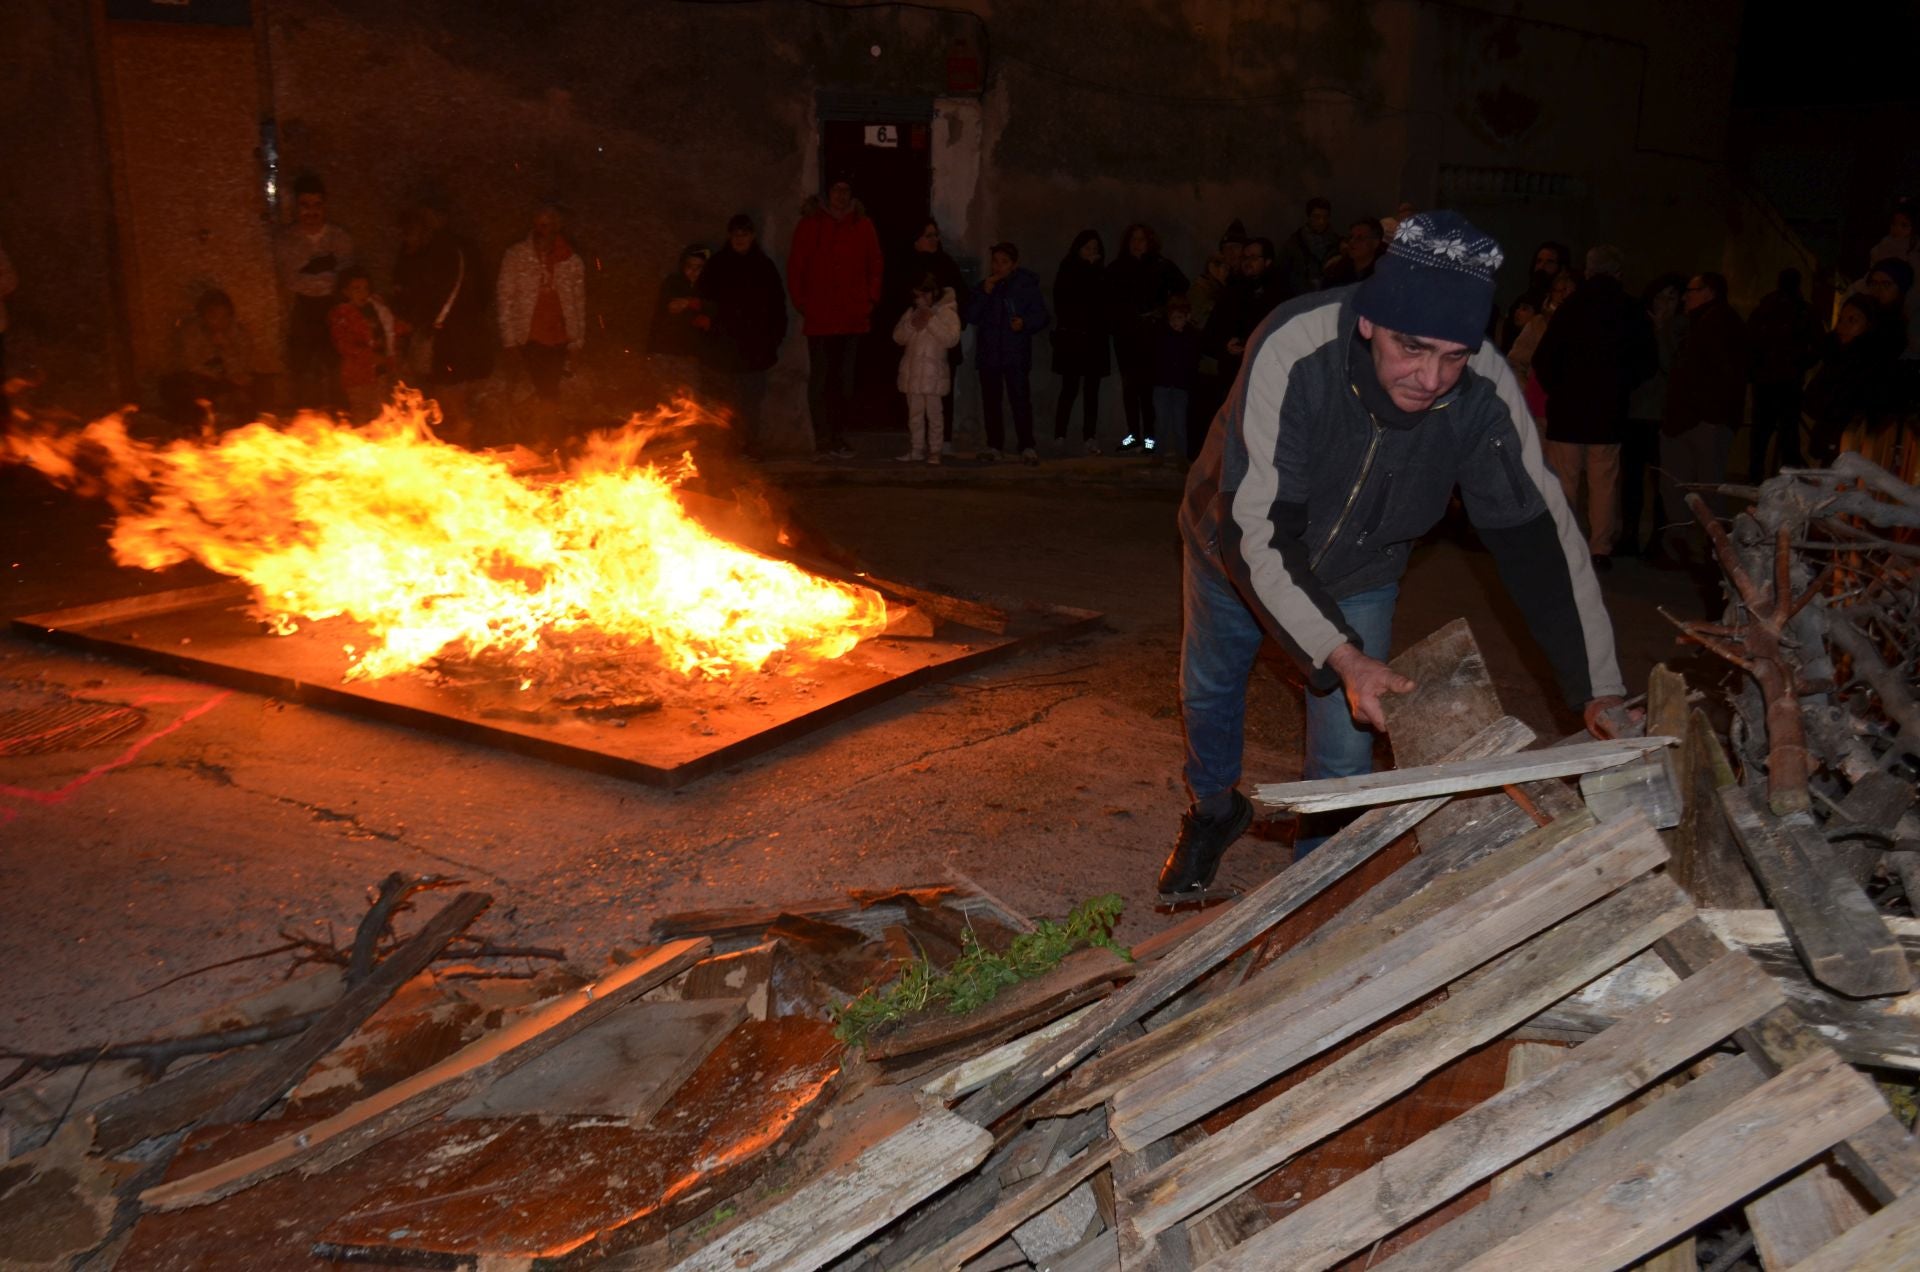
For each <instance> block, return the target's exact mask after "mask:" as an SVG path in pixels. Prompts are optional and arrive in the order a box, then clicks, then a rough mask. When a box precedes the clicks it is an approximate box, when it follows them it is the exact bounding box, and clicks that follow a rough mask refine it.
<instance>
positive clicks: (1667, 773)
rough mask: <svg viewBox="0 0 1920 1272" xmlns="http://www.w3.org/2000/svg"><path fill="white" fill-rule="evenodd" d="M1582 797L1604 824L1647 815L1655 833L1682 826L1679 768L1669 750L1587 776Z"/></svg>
mask: <svg viewBox="0 0 1920 1272" xmlns="http://www.w3.org/2000/svg"><path fill="white" fill-rule="evenodd" d="M1580 797H1581V798H1582V799H1584V800H1585V801H1586V802H1587V807H1588V808H1591V809H1592V810H1593V815H1594V816H1595V817H1598V818H1599V819H1600V820H1601V821H1612V820H1613V819H1614V818H1616V817H1620V816H1623V815H1625V814H1626V813H1629V812H1635V811H1638V812H1642V813H1645V814H1646V816H1647V820H1648V821H1650V822H1652V823H1653V826H1654V829H1655V830H1670V829H1672V828H1673V827H1675V826H1678V825H1679V824H1680V816H1681V813H1682V811H1683V810H1682V804H1681V798H1680V766H1679V764H1678V763H1677V762H1676V760H1675V758H1674V752H1673V750H1672V749H1671V748H1667V749H1664V750H1660V751H1655V752H1654V753H1653V754H1652V755H1649V756H1646V757H1644V758H1642V759H1639V760H1635V761H1634V762H1633V763H1631V764H1622V765H1620V766H1619V767H1618V768H1610V769H1602V770H1601V771H1599V772H1597V773H1584V774H1582V775H1581V777H1580Z"/></svg>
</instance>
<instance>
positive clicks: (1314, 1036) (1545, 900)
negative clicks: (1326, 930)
mask: <svg viewBox="0 0 1920 1272" xmlns="http://www.w3.org/2000/svg"><path fill="white" fill-rule="evenodd" d="M1666 857H1667V852H1666V848H1665V847H1664V846H1663V845H1662V844H1661V843H1660V840H1659V837H1658V836H1656V835H1655V834H1654V833H1653V830H1652V828H1651V827H1649V826H1648V825H1647V824H1646V822H1645V821H1644V820H1639V819H1632V820H1626V821H1620V822H1615V823H1612V824H1609V825H1605V826H1596V827H1593V828H1592V829H1590V830H1587V831H1584V832H1582V833H1581V834H1578V835H1575V836H1573V837H1572V838H1571V839H1568V840H1566V841H1565V842H1563V843H1560V844H1556V845H1555V846H1554V847H1552V848H1550V849H1549V850H1548V851H1546V852H1544V853H1542V854H1540V855H1539V856H1537V857H1535V858H1534V859H1533V860H1531V861H1528V862H1527V863H1525V864H1524V865H1521V866H1520V867H1518V868H1517V869H1514V870H1512V871H1509V872H1508V873H1506V874H1505V875H1503V876H1501V877H1499V878H1496V879H1494V880H1493V881H1492V882H1490V883H1489V884H1488V885H1487V886H1486V887H1484V888H1482V889H1481V890H1479V891H1478V892H1476V893H1474V894H1472V895H1471V896H1468V897H1466V898H1463V899H1462V900H1461V901H1459V902H1458V903H1457V904H1455V905H1453V906H1450V907H1448V908H1447V909H1446V910H1444V911H1442V912H1441V913H1439V914H1436V915H1434V916H1433V917H1432V918H1430V919H1428V920H1426V921H1425V922H1424V923H1421V924H1418V925H1417V926H1415V927H1412V928H1410V929H1408V930H1406V931H1403V932H1399V933H1396V934H1394V935H1393V936H1391V937H1390V938H1389V939H1387V940H1384V941H1381V942H1379V943H1378V944H1377V945H1376V946H1375V947H1374V948H1373V949H1372V950H1371V951H1370V952H1369V953H1368V954H1367V955H1366V957H1364V958H1360V959H1357V960H1355V961H1354V962H1352V963H1350V964H1348V965H1347V966H1346V967H1343V968H1341V969H1340V971H1339V972H1338V973H1337V974H1335V975H1333V976H1329V977H1327V978H1325V979H1324V980H1322V981H1320V982H1319V983H1317V984H1315V985H1314V986H1313V988H1312V990H1311V991H1310V992H1309V993H1304V994H1296V995H1290V996H1287V997H1286V998H1283V999H1281V1000H1280V1001H1277V1002H1274V1003H1271V1004H1268V1005H1266V1006H1265V1007H1264V1008H1263V1009H1261V1010H1258V1011H1254V1012H1251V1013H1248V1014H1247V1015H1245V1016H1243V1017H1242V1018H1241V1019H1239V1020H1236V1021H1234V1022H1233V1023H1231V1024H1230V1025H1228V1026H1227V1027H1226V1028H1224V1029H1221V1030H1219V1031H1218V1032H1216V1033H1214V1034H1212V1035H1210V1036H1208V1037H1206V1038H1203V1039H1201V1040H1200V1041H1198V1042H1197V1043H1196V1044H1194V1045H1192V1046H1190V1047H1188V1048H1187V1049H1186V1050H1184V1051H1183V1052H1182V1053H1181V1054H1180V1055H1178V1056H1177V1057H1175V1058H1174V1059H1172V1060H1170V1061H1169V1062H1168V1063H1166V1064H1163V1065H1161V1066H1160V1067H1159V1068H1157V1069H1155V1070H1153V1071H1152V1072H1149V1073H1146V1074H1143V1075H1142V1076H1140V1077H1139V1078H1137V1079H1135V1080H1133V1081H1132V1082H1129V1083H1128V1084H1127V1085H1126V1086H1124V1087H1122V1088H1121V1089H1120V1090H1119V1091H1117V1092H1115V1094H1114V1096H1113V1100H1112V1118H1111V1122H1112V1125H1113V1128H1114V1133H1115V1134H1116V1135H1118V1136H1119V1137H1120V1141H1121V1143H1123V1144H1125V1145H1127V1146H1128V1147H1129V1148H1137V1147H1139V1146H1141V1145H1145V1144H1148V1143H1151V1142H1152V1141H1153V1140H1155V1139H1158V1138H1160V1137H1161V1136H1163V1135H1170V1134H1172V1133H1173V1132H1174V1131H1176V1130H1178V1129H1180V1127H1182V1126H1185V1125H1186V1124H1188V1123H1189V1122H1192V1121H1194V1120H1195V1119H1196V1118H1198V1117H1201V1116H1202V1115H1204V1114H1206V1113H1210V1112H1212V1111H1213V1110H1214V1109H1216V1108H1219V1107H1220V1106H1221V1105H1222V1104H1225V1103H1226V1102H1227V1101H1229V1100H1231V1099H1233V1098H1235V1097H1236V1096H1239V1095H1241V1094H1244V1093H1245V1092H1247V1091H1250V1090H1252V1089H1253V1088H1254V1087H1255V1086H1257V1085H1259V1084H1260V1083H1261V1082H1263V1081H1265V1080H1266V1079H1268V1078H1270V1077H1272V1076H1274V1075H1275V1074H1277V1073H1282V1072H1285V1071H1286V1070H1287V1069H1290V1068H1292V1067H1293V1066H1294V1065H1297V1064H1299V1063H1301V1062H1302V1061H1304V1060H1307V1059H1310V1058H1311V1057H1313V1056H1315V1055H1318V1054H1319V1053H1320V1052H1322V1051H1324V1050H1326V1049H1327V1048H1328V1047H1330V1046H1332V1045H1333V1044H1334V1043H1336V1042H1339V1041H1340V1040H1341V1039H1343V1038H1347V1037H1350V1036H1351V1035H1352V1034H1354V1033H1356V1032H1358V1031H1359V1030H1360V1029H1362V1028H1364V1027H1365V1026H1366V1025H1369V1024H1371V1023H1373V1022H1374V1021H1376V1020H1379V1019H1381V1018H1383V1017H1385V1016H1387V1015H1388V1014H1390V1013H1392V1012H1394V1011H1397V1010H1399V1009H1400V1008H1402V1007H1404V1006H1406V1005H1407V1004H1408V1003H1411V1002H1414V1001H1416V1000H1418V999H1419V998H1421V997H1422V996H1424V995H1426V994H1429V993H1432V992H1433V991H1434V990H1436V989H1439V988H1440V987H1441V986H1443V985H1445V984H1447V983H1448V982H1449V981H1452V980H1454V979H1455V978H1457V977H1459V976H1462V975H1464V974H1465V973H1466V972H1467V971H1469V970H1471V969H1472V968H1474V967H1477V966H1479V965H1480V964H1481V963H1484V962H1486V961H1487V960H1488V959H1490V958H1492V957H1494V956H1495V955H1497V954H1499V953H1500V952H1501V951H1503V950H1506V949H1508V948H1510V947H1512V946H1514V945H1516V944H1519V943H1520V942H1522V941H1524V940H1526V939H1527V938H1529V937H1531V936H1533V935H1534V934H1535V933H1537V932H1539V931H1541V930H1542V929H1544V928H1547V927H1549V926H1551V925H1552V924H1554V923H1557V922H1559V921H1560V920H1562V919H1564V918H1566V917H1567V916H1568V915H1570V914H1572V913H1574V912H1575V911H1577V910H1579V909H1581V908H1582V907H1584V906H1588V905H1591V904H1592V903H1593V902H1595V901H1598V900H1599V899H1601V898H1602V897H1604V896H1606V895H1607V894H1608V893H1610V892H1612V891H1614V890H1615V889H1617V888H1620V887H1621V886H1623V885H1625V884H1626V883H1627V882H1628V881H1629V880H1631V879H1633V878H1635V877H1636V876H1638V875H1641V874H1644V873H1646V872H1647V871H1649V870H1652V869H1654V868H1655V867H1657V866H1658V865H1660V864H1661V863H1662V862H1664V861H1665V860H1666ZM1516 1023H1517V1022H1516Z"/></svg>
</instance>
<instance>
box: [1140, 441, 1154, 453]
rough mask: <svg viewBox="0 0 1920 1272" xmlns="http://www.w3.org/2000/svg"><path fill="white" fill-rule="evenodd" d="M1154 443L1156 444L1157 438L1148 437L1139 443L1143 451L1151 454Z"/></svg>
mask: <svg viewBox="0 0 1920 1272" xmlns="http://www.w3.org/2000/svg"><path fill="white" fill-rule="evenodd" d="M1156 445H1158V441H1157V439H1155V438H1151V437H1149V438H1146V439H1145V440H1143V441H1142V442H1141V443H1140V449H1141V450H1144V451H1145V452H1147V454H1149V455H1151V454H1153V448H1154V447H1155V446H1156Z"/></svg>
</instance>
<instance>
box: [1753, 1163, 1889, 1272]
mask: <svg viewBox="0 0 1920 1272" xmlns="http://www.w3.org/2000/svg"><path fill="white" fill-rule="evenodd" d="M1746 1209H1747V1224H1748V1226H1749V1227H1751V1228H1752V1229H1753V1249H1754V1253H1756V1254H1758V1255H1759V1256H1760V1266H1761V1267H1764V1268H1790V1267H1793V1266H1795V1265H1796V1264H1798V1263H1800V1262H1801V1261H1802V1260H1803V1259H1807V1258H1811V1257H1812V1256H1813V1255H1814V1254H1815V1253H1816V1252H1817V1251H1818V1250H1819V1249H1820V1248H1821V1247H1822V1246H1824V1245H1826V1244H1827V1243H1828V1242H1830V1241H1833V1240H1836V1239H1837V1238H1839V1237H1840V1236H1841V1235H1842V1234H1843V1233H1845V1232H1846V1231H1847V1230H1848V1229H1849V1228H1852V1227H1853V1226H1854V1225H1855V1224H1857V1223H1859V1222H1860V1221H1861V1220H1862V1219H1865V1218H1866V1217H1867V1208H1866V1206H1864V1205H1862V1204H1861V1202H1860V1199H1859V1198H1858V1197H1856V1196H1855V1195H1854V1192H1853V1189H1852V1188H1850V1187H1848V1186H1847V1181H1846V1178H1845V1176H1844V1175H1843V1173H1842V1172H1841V1170H1840V1168H1839V1167H1838V1166H1835V1165H1834V1164H1833V1163H1832V1162H1831V1161H1829V1160H1828V1159H1826V1158H1824V1157H1823V1158H1821V1159H1820V1160H1818V1161H1816V1162H1813V1163H1811V1164H1810V1165H1808V1166H1806V1167H1804V1168H1803V1169H1801V1170H1800V1171H1799V1173H1797V1174H1795V1175H1791V1176H1789V1177H1788V1178H1787V1179H1785V1180H1782V1181H1781V1182H1780V1183H1777V1184H1775V1185H1774V1186H1773V1187H1772V1188H1769V1189H1768V1190H1767V1191H1766V1192H1763V1193H1761V1194H1760V1195H1759V1196H1758V1197H1755V1198H1754V1199H1753V1200H1752V1201H1749V1202H1748V1203H1747V1207H1746Z"/></svg>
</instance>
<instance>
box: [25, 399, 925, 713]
mask: <svg viewBox="0 0 1920 1272" xmlns="http://www.w3.org/2000/svg"><path fill="white" fill-rule="evenodd" d="M701 415H702V412H701V410H700V408H699V407H698V406H697V405H695V404H694V403H693V402H691V401H688V400H682V401H680V402H678V403H676V404H675V405H674V406H673V407H670V408H662V409H661V410H660V411H658V412H655V413H654V414H653V415H651V416H648V417H640V416H635V417H634V418H633V419H631V420H629V421H628V422H627V424H626V425H625V426H624V427H622V428H619V429H615V430H608V431H604V432H599V433H595V434H593V435H591V436H589V437H588V438H587V439H586V440H585V442H584V443H583V444H582V446H581V447H580V448H579V450H578V452H577V453H576V454H574V455H572V456H571V457H569V458H568V459H567V461H566V463H565V465H564V468H563V470H561V471H559V472H557V473H544V474H543V473H535V472H532V471H530V470H529V466H528V461H530V460H532V459H533V457H531V456H529V455H528V454H527V453H526V452H512V453H506V452H488V453H473V452H469V451H465V450H462V449H460V448H459V447H456V446H452V445H449V444H447V443H444V442H442V441H440V440H439V439H438V438H436V437H435V436H434V434H433V431H432V424H433V423H434V416H433V414H432V408H431V406H430V405H429V404H423V403H422V402H421V400H420V398H419V397H418V396H417V395H414V394H403V395H402V396H401V398H400V400H399V401H398V402H396V404H395V405H393V406H392V407H390V408H388V410H387V411H386V412H385V413H384V414H383V415H382V416H381V417H380V418H379V419H378V420H376V421H375V422H374V423H372V424H370V425H367V426H366V427H364V428H351V427H347V426H345V425H342V424H339V423H337V422H335V421H334V420H331V419H328V418H326V417H324V416H319V415H302V416H299V417H297V418H295V419H294V420H293V421H292V422H291V423H290V424H287V425H285V426H284V427H280V426H275V425H272V424H268V423H256V424H250V425H247V426H245V427H243V428H239V429H235V430H233V431H231V432H228V433H225V434H220V435H207V436H204V437H200V438H194V439H187V440H179V441H173V442H168V443H165V444H155V443H151V442H145V441H141V440H138V439H135V438H133V437H131V436H129V434H128V432H127V428H126V424H125V421H124V420H122V419H121V417H119V416H108V417H107V418H105V419H102V420H99V421H96V422H95V423H93V424H91V425H88V426H87V427H86V428H84V429H81V430H78V431H73V430H67V431H59V432H54V431H42V432H38V433H29V434H22V435H16V436H14V437H11V438H7V439H0V459H11V460H14V461H16V462H24V463H28V464H31V465H33V466H34V467H35V468H37V469H39V470H40V471H41V472H42V473H44V474H46V475H47V476H48V477H50V478H52V479H54V480H55V481H57V482H60V483H62V484H64V485H67V486H69V487H71V488H72V489H74V490H76V491H78V492H80V493H83V494H98V495H103V496H105V497H106V498H108V499H109V500H110V501H111V503H112V504H113V506H114V509H115V511H116V512H117V513H118V514H119V516H118V519H117V521H116V522H115V525H114V528H113V535H112V545H113V550H114V555H115V558H116V559H117V560H118V561H120V562H121V563H122V564H125V565H132V566H139V567H141V568H144V569H150V570H157V569H163V568H166V567H168V566H171V565H175V564H178V563H180V562H184V561H189V560H191V561H198V562H200V563H201V564H203V565H206V566H208V567H210V568H212V569H214V570H217V571H219V572H220V573H222V574H227V575H230V576H232V577H234V578H237V579H240V580H242V581H244V582H246V583H247V584H249V585H251V586H252V588H253V589H254V600H255V605H256V607H257V611H258V616H259V617H260V618H261V619H262V620H263V621H265V622H266V623H267V624H268V626H269V627H270V628H271V629H272V630H274V631H276V632H278V633H281V634H290V633H292V632H294V631H296V630H298V629H299V628H300V627H301V626H302V625H303V624H310V623H312V622H314V621H316V620H324V619H332V618H347V619H351V620H353V621H354V623H355V624H356V625H357V627H358V628H359V629H361V631H362V632H363V633H364V642H365V643H364V644H361V643H355V644H353V645H349V646H347V649H346V652H347V654H348V664H347V668H346V672H345V676H346V678H347V679H349V680H352V679H362V678H371V679H378V678H383V677H390V676H393V675H396V674H398V673H401V672H405V671H408V670H412V669H418V668H423V667H428V666H429V665H430V664H431V665H432V667H433V668H434V669H435V670H436V671H444V669H445V668H446V667H447V666H448V665H450V663H452V662H456V661H457V662H470V663H472V664H474V665H475V666H484V667H487V668H489V669H491V670H493V671H494V672H495V673H496V674H498V675H501V676H518V677H519V678H520V679H521V682H522V683H523V684H525V685H527V686H529V687H530V686H532V685H533V684H535V683H536V682H546V683H549V684H551V683H553V682H554V681H556V680H557V679H559V678H560V676H561V673H562V671H563V669H564V668H565V667H566V666H567V665H569V664H573V665H576V666H577V665H578V661H577V660H578V659H579V658H580V656H581V655H582V654H583V653H585V654H589V655H590V656H591V657H592V659H593V660H596V661H599V662H602V663H605V662H608V661H612V662H616V663H622V664H627V665H636V666H640V667H644V668H646V669H648V670H652V671H655V672H661V671H663V672H666V673H670V674H671V675H672V676H674V677H677V678H680V679H682V680H716V679H727V678H731V677H737V676H739V675H742V674H744V673H750V672H755V671H760V670H762V669H763V668H767V667H769V665H770V664H771V663H773V662H774V661H775V660H781V661H783V662H809V661H821V660H831V659H836V658H839V657H842V656H843V655H845V654H846V653H847V652H848V651H850V650H851V649H852V648H853V647H854V646H855V645H856V644H857V643H859V642H860V641H861V640H862V639H865V638H866V637H869V636H873V635H876V634H878V633H879V632H880V631H881V630H882V629H883V628H884V627H885V625H886V618H887V615H886V605H885V603H884V602H883V601H882V600H881V598H880V596H879V595H878V594H877V593H875V592H873V591H871V590H870V589H867V588H864V587H859V586H856V585H852V584H847V583H842V582H839V581H836V580H830V579H823V578H819V577H816V576H814V575H812V574H809V573H807V572H806V571H804V570H802V569H800V568H798V567H797V566H794V565H791V564H788V563H787V562H784V561H779V560H774V559H772V558H770V557H767V556H764V555H762V554H760V553H757V552H754V551H752V550H750V549H747V548H744V547H741V546H738V545H736V544H733V543H730V542H727V541H726V540H725V539H722V538H720V537H719V536H717V535H715V534H714V533H713V532H711V531H710V530H708V529H707V528H705V527H704V526H702V525H700V524H699V523H698V522H696V521H695V520H693V519H692V518H690V517H689V516H688V515H687V513H686V511H685V509H684V508H683V506H682V503H681V500H680V499H679V497H678V495H677V492H678V490H679V488H680V487H681V486H682V485H684V484H685V483H686V482H688V481H689V480H690V479H692V478H693V477H695V476H696V469H695V466H694V461H693V459H692V457H691V455H690V454H688V453H686V452H684V451H680V452H678V453H675V454H673V457H672V458H670V459H665V460H660V459H650V458H648V457H647V456H648V452H649V451H650V450H651V451H653V452H655V453H658V452H659V450H660V449H661V445H660V444H661V443H662V442H663V441H671V440H672V438H673V437H674V435H675V434H676V433H677V432H678V431H679V430H682V429H686V428H688V427H689V426H690V425H692V424H694V423H696V422H698V420H699V418H700V417H701Z"/></svg>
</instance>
